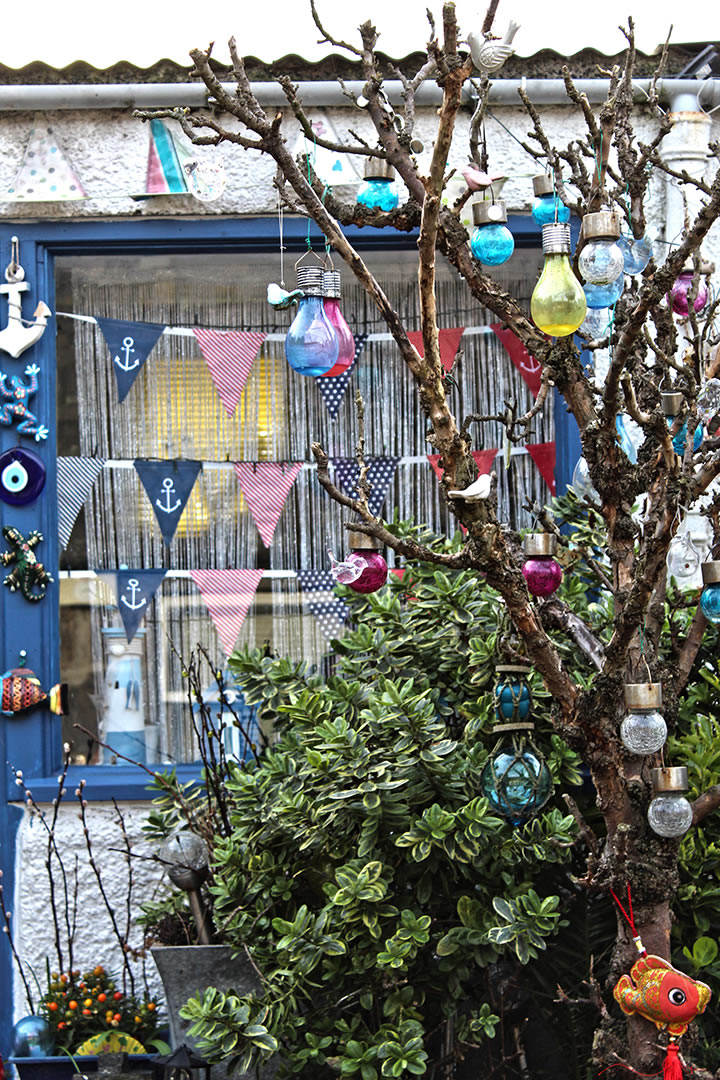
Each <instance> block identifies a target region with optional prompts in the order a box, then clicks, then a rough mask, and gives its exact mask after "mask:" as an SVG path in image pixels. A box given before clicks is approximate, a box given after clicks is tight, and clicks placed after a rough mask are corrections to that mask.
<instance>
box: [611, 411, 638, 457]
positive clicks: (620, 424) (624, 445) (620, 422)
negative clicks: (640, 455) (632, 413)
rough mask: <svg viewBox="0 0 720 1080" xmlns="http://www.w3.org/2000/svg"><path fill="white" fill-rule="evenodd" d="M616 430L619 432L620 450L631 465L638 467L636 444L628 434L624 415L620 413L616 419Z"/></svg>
mask: <svg viewBox="0 0 720 1080" xmlns="http://www.w3.org/2000/svg"><path fill="white" fill-rule="evenodd" d="M615 430H616V432H617V437H618V442H619V443H620V448H621V450H622V452H623V453H624V455H625V457H626V458H627V459H628V461H629V462H630V464H631V465H637V450H636V449H635V444H634V442H633V441H632V439H631V438H630V436H629V435H628V433H627V430H626V428H625V420H624V419H623V415H622V413H618V414H617V416H616V417H615Z"/></svg>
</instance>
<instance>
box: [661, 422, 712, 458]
mask: <svg viewBox="0 0 720 1080" xmlns="http://www.w3.org/2000/svg"><path fill="white" fill-rule="evenodd" d="M674 422H675V417H674V416H668V427H672V426H673V423H674ZM687 430H688V426H687V420H686V421H685V423H684V424H683V425H682V426H681V427H680V430H679V431H678V432H677V433H676V434H675V435H673V441H672V444H673V450H674V451H675V453H676V454H679V455H680V457H682V456H683V454H684V453H685V442H686V440H687ZM702 441H703V429H702V424H698V426H697V427H696V428H695V434H694V435H693V454H697V452H698V450H699V449H700V447H701V446H702Z"/></svg>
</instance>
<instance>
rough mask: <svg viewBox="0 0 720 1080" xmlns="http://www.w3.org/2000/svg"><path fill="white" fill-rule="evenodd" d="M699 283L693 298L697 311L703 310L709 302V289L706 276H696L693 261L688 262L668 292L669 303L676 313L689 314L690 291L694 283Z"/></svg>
mask: <svg viewBox="0 0 720 1080" xmlns="http://www.w3.org/2000/svg"><path fill="white" fill-rule="evenodd" d="M695 282H696V283H697V287H696V295H695V299H694V300H693V307H694V309H695V311H696V312H698V311H702V309H703V308H704V307H705V305H706V304H707V298H708V290H707V285H706V284H705V280H704V278H702V277H700V278H699V279H698V278H696V275H695V269H694V267H693V265H692V263H689V264H687V265H686V266H685V267H684V268H683V271H682V273H681V274H680V276H679V277H678V278H677V280H676V281H675V283H674V284H673V287H672V288H671V290H670V292H669V293H668V303H669V304H670V306H671V307H672V309H673V311H674V312H675V314H676V315H687V314H689V311H690V293H691V292H692V291H693V286H694V283H695Z"/></svg>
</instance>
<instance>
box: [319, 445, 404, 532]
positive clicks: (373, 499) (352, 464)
mask: <svg viewBox="0 0 720 1080" xmlns="http://www.w3.org/2000/svg"><path fill="white" fill-rule="evenodd" d="M331 461H332V464H333V468H334V470H335V476H336V478H337V479H338V480H339V482H340V485H341V486H342V487H343V488H344V489H345V491H346V493H347V494H348V495H350V496H351V497H352V498H353V499H357V497H358V492H357V482H358V476H359V475H360V469H359V468H358V464H357V462H356V461H355V459H354V458H331ZM399 461H400V458H399V457H377V458H371V459H370V460H369V461H368V462H367V465H368V472H367V478H368V481H369V483H370V484H371V491H370V498H369V499H368V510H369V511H370V513H371V514H374V515H375V517H377V516H378V514H379V513H380V511H381V509H382V505H383V503H384V502H385V496H386V495H387V491H388V488H389V487H390V484H391V482H392V478H393V476H394V475H395V470H396V469H397V467H398V462H399Z"/></svg>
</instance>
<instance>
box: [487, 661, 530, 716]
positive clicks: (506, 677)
mask: <svg viewBox="0 0 720 1080" xmlns="http://www.w3.org/2000/svg"><path fill="white" fill-rule="evenodd" d="M495 670H496V672H497V678H498V681H497V683H496V684H495V689H494V690H493V705H494V707H495V716H496V718H497V720H498V722H499V723H501V724H502V723H510V722H513V723H522V722H523V721H524V720H527V718H528V716H529V715H530V709H531V708H532V695H531V693H530V687H529V686H528V684H527V679H528V675H529V674H530V671H531V669H530V668H529V667H525V666H524V665H523V664H498V666H497V668H496V669H495Z"/></svg>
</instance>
